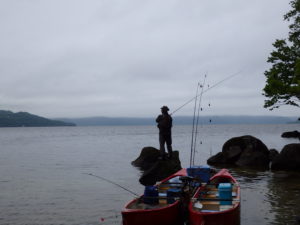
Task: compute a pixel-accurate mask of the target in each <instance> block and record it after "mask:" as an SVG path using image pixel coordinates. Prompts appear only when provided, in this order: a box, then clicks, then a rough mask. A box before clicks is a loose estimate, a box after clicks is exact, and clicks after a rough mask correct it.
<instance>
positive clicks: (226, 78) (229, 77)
mask: <svg viewBox="0 0 300 225" xmlns="http://www.w3.org/2000/svg"><path fill="white" fill-rule="evenodd" d="M241 72H242V71H239V72H237V73H234V74H232V75H230V76H228V77H225V78H224V79H223V80H220V81H219V82H217V83H216V84H214V85H213V86H211V87H208V88H207V89H206V90H205V91H203V93H202V94H204V93H205V92H207V91H209V90H211V89H212V88H214V87H216V86H218V85H220V84H221V83H223V82H225V81H226V80H229V79H231V78H232V77H235V76H237V75H239V74H240V73H241ZM197 97H198V96H195V97H193V98H191V99H190V100H188V101H187V102H186V103H184V104H183V105H182V106H180V107H178V108H177V109H175V110H174V111H173V112H172V113H170V115H173V114H174V113H175V112H177V111H178V110H180V109H182V108H183V107H184V106H186V105H187V104H189V103H190V102H191V101H193V100H194V99H195V98H197Z"/></svg>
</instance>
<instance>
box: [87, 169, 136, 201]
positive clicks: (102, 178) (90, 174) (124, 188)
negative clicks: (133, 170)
mask: <svg viewBox="0 0 300 225" xmlns="http://www.w3.org/2000/svg"><path fill="white" fill-rule="evenodd" d="M83 174H86V175H89V176H92V177H97V178H99V179H101V180H105V181H106V182H108V183H111V184H114V185H116V186H118V187H120V188H122V189H123V190H125V191H127V192H129V193H131V194H133V195H135V196H137V197H139V195H138V194H136V193H134V192H133V191H131V190H129V189H127V188H126V187H123V186H121V185H120V184H117V183H115V182H113V181H111V180H109V179H107V178H105V177H101V176H97V175H94V174H92V173H83Z"/></svg>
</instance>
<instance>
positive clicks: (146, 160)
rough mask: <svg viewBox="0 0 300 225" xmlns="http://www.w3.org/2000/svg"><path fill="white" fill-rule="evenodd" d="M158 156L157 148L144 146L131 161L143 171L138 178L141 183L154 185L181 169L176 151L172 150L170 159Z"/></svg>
mask: <svg viewBox="0 0 300 225" xmlns="http://www.w3.org/2000/svg"><path fill="white" fill-rule="evenodd" d="M159 156H160V152H159V150H158V149H156V148H153V147H145V148H143V149H142V151H141V154H140V156H139V157H138V158H137V159H136V160H134V161H133V162H132V163H131V164H132V165H133V166H136V167H138V168H139V169H140V170H141V171H142V172H143V173H142V175H141V177H140V179H139V181H140V183H141V184H143V185H145V186H146V185H154V184H155V183H156V182H157V181H161V180H163V179H164V178H166V177H168V176H170V175H172V174H173V173H176V172H177V171H178V170H180V169H181V162H180V160H179V152H178V151H173V155H172V158H171V159H166V160H162V159H159Z"/></svg>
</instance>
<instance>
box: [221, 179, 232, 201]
mask: <svg viewBox="0 0 300 225" xmlns="http://www.w3.org/2000/svg"><path fill="white" fill-rule="evenodd" d="M218 191H219V198H220V199H223V201H220V205H231V204H232V185H231V183H220V184H219V187H218Z"/></svg>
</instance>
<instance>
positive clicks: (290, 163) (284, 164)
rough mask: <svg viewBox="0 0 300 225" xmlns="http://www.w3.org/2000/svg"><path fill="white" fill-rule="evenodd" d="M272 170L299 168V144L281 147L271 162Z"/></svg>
mask: <svg viewBox="0 0 300 225" xmlns="http://www.w3.org/2000/svg"><path fill="white" fill-rule="evenodd" d="M271 169H273V170H300V144H288V145H286V146H284V147H283V149H282V151H281V152H280V154H278V155H277V156H276V157H275V158H274V160H273V161H272V164H271Z"/></svg>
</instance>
